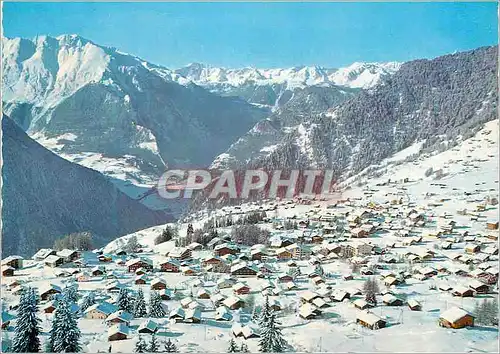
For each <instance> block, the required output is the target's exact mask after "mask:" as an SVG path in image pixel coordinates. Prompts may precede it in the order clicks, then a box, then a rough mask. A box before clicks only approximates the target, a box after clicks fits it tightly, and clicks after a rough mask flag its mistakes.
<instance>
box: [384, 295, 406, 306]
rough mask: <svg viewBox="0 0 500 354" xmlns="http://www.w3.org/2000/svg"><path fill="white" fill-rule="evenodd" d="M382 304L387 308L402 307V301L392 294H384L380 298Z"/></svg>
mask: <svg viewBox="0 0 500 354" xmlns="http://www.w3.org/2000/svg"><path fill="white" fill-rule="evenodd" d="M382 302H383V303H384V304H385V305H387V306H402V305H403V301H402V300H401V299H398V298H397V297H396V296H394V295H392V294H389V293H388V294H385V295H384V296H382Z"/></svg>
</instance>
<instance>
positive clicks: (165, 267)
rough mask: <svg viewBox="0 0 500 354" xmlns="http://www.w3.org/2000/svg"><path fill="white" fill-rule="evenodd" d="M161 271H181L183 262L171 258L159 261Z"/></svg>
mask: <svg viewBox="0 0 500 354" xmlns="http://www.w3.org/2000/svg"><path fill="white" fill-rule="evenodd" d="M159 267H160V271H161V272H169V273H179V272H180V269H181V262H179V260H177V259H174V258H171V259H167V260H164V261H161V262H160V263H159Z"/></svg>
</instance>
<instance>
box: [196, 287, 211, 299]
mask: <svg viewBox="0 0 500 354" xmlns="http://www.w3.org/2000/svg"><path fill="white" fill-rule="evenodd" d="M196 297H197V298H198V299H210V293H209V292H208V291H207V290H206V289H205V288H203V287H201V288H199V289H198V291H197V292H196Z"/></svg>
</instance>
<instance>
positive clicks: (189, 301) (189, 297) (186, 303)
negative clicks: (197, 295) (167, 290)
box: [179, 296, 194, 309]
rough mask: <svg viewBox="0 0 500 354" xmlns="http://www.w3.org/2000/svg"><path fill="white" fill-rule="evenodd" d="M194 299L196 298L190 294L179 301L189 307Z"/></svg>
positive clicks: (183, 306)
mask: <svg viewBox="0 0 500 354" xmlns="http://www.w3.org/2000/svg"><path fill="white" fill-rule="evenodd" d="M193 301H194V299H193V298H192V297H191V296H188V297H185V298H183V299H182V300H181V301H179V303H180V305H181V306H182V308H184V309H187V308H188V307H189V304H190V303H192V302H193Z"/></svg>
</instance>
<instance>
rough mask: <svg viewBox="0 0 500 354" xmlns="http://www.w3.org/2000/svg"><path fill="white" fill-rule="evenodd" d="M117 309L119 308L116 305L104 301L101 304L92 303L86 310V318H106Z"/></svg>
mask: <svg viewBox="0 0 500 354" xmlns="http://www.w3.org/2000/svg"><path fill="white" fill-rule="evenodd" d="M117 310H118V308H117V307H116V306H115V305H113V304H110V303H109V302H106V301H103V302H101V303H99V304H95V305H92V306H90V307H89V308H88V309H87V310H85V318H89V319H99V320H105V319H106V318H107V317H108V316H109V315H111V314H112V313H114V312H116V311H117Z"/></svg>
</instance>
